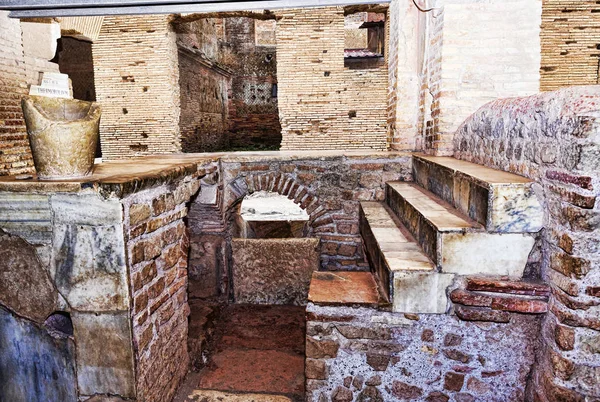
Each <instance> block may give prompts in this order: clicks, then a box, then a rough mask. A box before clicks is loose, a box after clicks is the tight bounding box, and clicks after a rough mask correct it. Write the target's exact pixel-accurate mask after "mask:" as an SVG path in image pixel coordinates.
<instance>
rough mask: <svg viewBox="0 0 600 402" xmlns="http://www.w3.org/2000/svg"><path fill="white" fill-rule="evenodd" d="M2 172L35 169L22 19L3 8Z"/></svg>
mask: <svg viewBox="0 0 600 402" xmlns="http://www.w3.org/2000/svg"><path fill="white" fill-rule="evenodd" d="M0 48H1V49H2V52H0V175H9V174H19V173H26V172H31V171H32V170H33V159H32V158H31V150H30V148H29V140H28V139H27V132H26V131H25V122H24V121H23V113H22V111H21V97H22V96H23V95H25V94H26V93H27V84H26V82H27V81H26V75H25V65H24V63H25V61H24V56H23V45H22V44H21V28H20V26H19V20H14V19H9V18H8V12H4V11H1V12H0Z"/></svg>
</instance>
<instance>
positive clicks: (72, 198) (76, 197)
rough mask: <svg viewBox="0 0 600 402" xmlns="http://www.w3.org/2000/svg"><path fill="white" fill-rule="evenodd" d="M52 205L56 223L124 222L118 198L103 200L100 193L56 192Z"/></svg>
mask: <svg viewBox="0 0 600 402" xmlns="http://www.w3.org/2000/svg"><path fill="white" fill-rule="evenodd" d="M50 205H51V207H52V213H53V215H54V222H55V223H65V224H74V225H92V226H108V225H116V224H121V222H123V207H122V206H121V203H120V202H119V201H118V200H115V199H111V200H103V199H102V198H100V196H99V195H98V194H54V195H52V196H51V197H50Z"/></svg>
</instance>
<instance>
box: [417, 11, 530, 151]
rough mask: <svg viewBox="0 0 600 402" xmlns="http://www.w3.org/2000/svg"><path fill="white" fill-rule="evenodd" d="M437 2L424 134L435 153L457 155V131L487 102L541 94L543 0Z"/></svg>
mask: <svg viewBox="0 0 600 402" xmlns="http://www.w3.org/2000/svg"><path fill="white" fill-rule="evenodd" d="M433 6H434V7H435V9H434V10H433V11H431V12H429V13H427V16H426V17H425V18H426V20H427V24H428V28H425V32H426V39H425V41H426V42H427V44H425V46H424V47H425V56H424V57H425V60H426V62H425V72H424V77H425V78H424V81H423V83H422V88H421V93H422V95H421V99H422V100H421V113H422V116H421V132H423V131H424V132H425V138H424V143H425V144H424V145H425V148H426V149H428V150H430V152H432V153H436V154H451V153H452V136H453V134H454V131H455V130H456V129H457V128H458V126H459V125H460V123H461V122H462V121H463V120H464V119H465V118H466V117H468V116H469V115H470V114H471V113H473V112H474V111H475V110H477V109H478V108H479V107H480V106H481V105H483V104H484V103H486V102H488V101H490V100H493V99H497V98H503V97H510V96H525V95H531V94H534V93H536V92H538V90H539V76H540V75H539V67H540V21H541V0H535V1H525V2H524V1H518V0H511V1H500V0H492V1H489V2H485V3H484V2H478V1H467V2H465V1H455V0H440V1H438V2H437V3H435V4H433ZM465 21H469V23H468V24H465ZM423 126H424V130H423Z"/></svg>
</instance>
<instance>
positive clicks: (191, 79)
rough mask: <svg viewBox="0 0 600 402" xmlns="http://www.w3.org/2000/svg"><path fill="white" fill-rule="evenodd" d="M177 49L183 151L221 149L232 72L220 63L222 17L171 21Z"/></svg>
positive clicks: (226, 134)
mask: <svg viewBox="0 0 600 402" xmlns="http://www.w3.org/2000/svg"><path fill="white" fill-rule="evenodd" d="M174 29H175V31H176V32H177V48H178V52H179V93H180V95H181V115H180V118H179V129H180V135H181V146H182V150H183V152H211V151H222V150H225V149H227V148H228V146H229V132H228V129H229V122H228V114H229V111H228V104H229V99H228V93H229V89H230V88H231V71H230V70H229V69H227V68H226V66H225V65H224V64H223V62H222V60H223V53H222V52H221V46H220V44H221V42H222V41H223V39H224V32H223V20H222V19H219V18H203V19H200V20H197V21H193V22H189V23H178V24H174Z"/></svg>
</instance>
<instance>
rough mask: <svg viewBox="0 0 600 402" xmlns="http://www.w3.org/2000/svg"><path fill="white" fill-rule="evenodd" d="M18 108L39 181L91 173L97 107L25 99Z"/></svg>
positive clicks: (42, 98)
mask: <svg viewBox="0 0 600 402" xmlns="http://www.w3.org/2000/svg"><path fill="white" fill-rule="evenodd" d="M21 105H22V107H23V114H24V116H25V124H26V126H27V133H28V134H29V143H30V144H31V152H32V154H33V163H34V165H35V170H36V171H37V175H38V178H39V179H42V180H52V179H70V178H77V177H84V176H88V175H90V174H91V173H92V169H93V167H94V156H95V152H96V146H97V144H98V137H99V125H100V114H101V112H100V106H99V105H98V104H96V103H94V102H85V101H80V100H75V99H59V98H47V97H41V96H27V97H25V98H23V101H22V102H21Z"/></svg>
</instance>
